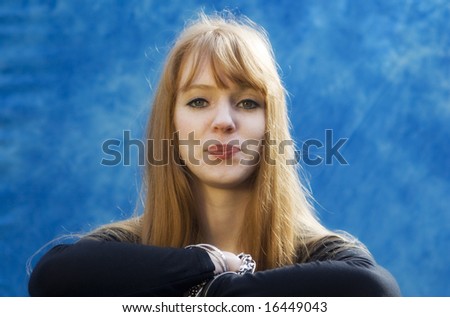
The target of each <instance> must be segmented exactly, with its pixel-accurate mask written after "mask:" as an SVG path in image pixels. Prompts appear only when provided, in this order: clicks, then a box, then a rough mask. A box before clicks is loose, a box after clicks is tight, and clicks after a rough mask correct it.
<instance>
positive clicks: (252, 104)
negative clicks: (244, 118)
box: [237, 99, 259, 110]
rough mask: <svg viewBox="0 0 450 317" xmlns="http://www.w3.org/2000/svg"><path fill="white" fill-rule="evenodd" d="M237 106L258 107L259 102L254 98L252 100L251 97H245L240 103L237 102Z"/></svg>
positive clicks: (245, 107) (249, 108)
mask: <svg viewBox="0 0 450 317" xmlns="http://www.w3.org/2000/svg"><path fill="white" fill-rule="evenodd" d="M237 107H238V108H242V109H246V110H251V109H255V108H258V107H259V103H257V102H256V101H254V100H251V99H244V100H241V101H239V103H238V104H237Z"/></svg>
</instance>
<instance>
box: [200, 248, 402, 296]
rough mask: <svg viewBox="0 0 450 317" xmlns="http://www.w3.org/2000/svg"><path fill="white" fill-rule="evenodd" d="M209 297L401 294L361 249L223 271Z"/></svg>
mask: <svg viewBox="0 0 450 317" xmlns="http://www.w3.org/2000/svg"><path fill="white" fill-rule="evenodd" d="M206 296H255V297H256V296H279V297H285V296H286V297H287V296H289V297H299V296H301V297H337V296H343V297H355V296H367V297H374V296H400V289H399V287H398V285H397V282H396V281H395V279H394V278H393V277H392V276H391V274H390V273H388V272H387V271H386V270H385V269H383V268H382V267H380V266H378V265H377V264H376V263H375V262H374V261H373V260H372V259H371V257H369V256H368V255H366V254H365V252H364V251H362V250H357V249H354V250H346V251H342V252H340V253H339V254H338V255H335V256H334V258H333V259H330V260H315V261H311V262H308V263H301V264H295V265H291V266H286V267H282V268H277V269H272V270H267V271H260V272H256V273H255V274H244V275H242V276H241V275H236V274H224V275H221V276H219V277H217V278H216V279H215V280H214V282H212V283H211V284H210V287H209V289H208V291H207V294H206Z"/></svg>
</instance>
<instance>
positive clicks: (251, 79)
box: [178, 29, 268, 96]
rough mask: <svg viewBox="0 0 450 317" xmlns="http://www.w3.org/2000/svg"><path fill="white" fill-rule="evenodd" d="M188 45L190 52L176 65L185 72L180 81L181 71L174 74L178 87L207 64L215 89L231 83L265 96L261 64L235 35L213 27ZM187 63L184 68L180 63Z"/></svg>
mask: <svg viewBox="0 0 450 317" xmlns="http://www.w3.org/2000/svg"><path fill="white" fill-rule="evenodd" d="M191 45H192V46H191V47H189V49H188V50H187V51H189V52H190V53H189V54H188V55H187V56H185V57H184V59H183V61H182V63H181V67H180V70H181V69H184V71H188V73H187V74H184V80H183V83H181V82H180V81H181V77H182V74H181V71H180V73H179V74H178V86H179V89H180V90H184V89H186V88H187V87H189V86H190V85H191V84H192V81H193V80H194V79H195V78H196V77H197V76H198V74H199V73H200V72H201V71H202V69H203V68H204V67H206V66H209V67H211V70H212V73H213V76H214V80H215V83H216V85H217V86H218V87H219V88H225V89H226V88H229V85H230V84H231V83H232V84H235V85H237V86H241V87H249V88H252V89H255V90H257V91H259V92H261V93H262V94H263V95H264V96H266V95H267V91H268V87H267V85H266V82H265V81H264V80H263V78H264V77H265V75H264V71H263V68H264V67H263V66H262V65H259V64H258V58H257V52H254V51H252V49H251V48H250V47H248V45H247V43H246V42H245V41H244V40H243V39H241V38H240V37H239V36H237V35H236V34H233V33H232V32H224V31H223V30H219V29H217V30H213V31H210V32H207V33H204V34H202V36H200V37H199V38H198V39H197V41H195V42H194V43H191ZM188 62H189V63H190V67H189V69H186V67H184V66H186V65H187V64H188ZM208 64H209V65H208ZM180 84H181V85H182V86H180Z"/></svg>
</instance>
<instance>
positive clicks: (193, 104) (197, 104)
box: [187, 98, 208, 108]
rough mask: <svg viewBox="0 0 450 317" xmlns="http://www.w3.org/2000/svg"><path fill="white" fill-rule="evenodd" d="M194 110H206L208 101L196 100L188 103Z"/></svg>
mask: <svg viewBox="0 0 450 317" xmlns="http://www.w3.org/2000/svg"><path fill="white" fill-rule="evenodd" d="M187 105H188V106H190V107H192V108H204V107H206V106H207V105H208V101H206V100H205V99H203V98H195V99H194V100H191V101H189V102H188V103H187Z"/></svg>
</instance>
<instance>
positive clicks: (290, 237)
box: [93, 13, 337, 269]
mask: <svg viewBox="0 0 450 317" xmlns="http://www.w3.org/2000/svg"><path fill="white" fill-rule="evenodd" d="M188 57H189V58H191V59H193V60H194V63H193V65H194V66H193V67H192V71H191V74H188V76H187V78H188V79H187V80H188V81H189V80H192V78H193V77H194V76H195V74H196V72H197V71H198V69H199V67H200V65H201V64H202V62H203V61H205V60H206V61H209V62H210V63H211V67H212V69H213V72H214V74H215V75H216V76H215V77H216V78H215V79H216V81H217V82H218V84H219V85H220V84H222V85H224V83H223V82H222V81H221V80H222V78H226V79H227V80H229V81H231V82H233V83H235V84H242V85H248V86H251V87H252V88H254V89H257V90H258V91H261V93H262V94H263V95H264V96H265V99H266V100H265V119H266V135H265V140H264V141H265V142H264V145H263V150H262V155H261V160H260V163H259V166H258V168H257V170H256V173H255V175H254V179H253V182H252V185H253V191H252V198H251V201H250V203H249V205H248V207H247V210H246V215H245V224H244V226H243V229H242V232H241V236H240V240H241V245H242V246H243V250H242V251H244V252H247V253H250V254H251V255H252V256H253V258H255V259H256V260H257V263H258V266H257V267H258V269H268V268H275V267H280V266H283V265H287V264H292V263H294V262H303V261H307V260H308V258H309V254H310V252H311V250H312V249H313V248H315V247H317V245H318V244H319V243H321V242H320V241H322V242H323V239H324V238H326V237H330V236H332V235H333V236H335V237H337V235H336V234H334V233H332V232H330V231H328V230H327V229H326V228H324V227H323V226H322V225H321V224H320V222H319V221H318V219H317V218H316V216H315V213H314V210H313V208H312V206H311V204H310V196H309V192H308V190H306V188H305V187H304V186H303V185H302V183H301V181H300V178H299V171H298V168H299V165H298V164H292V160H293V158H294V156H295V155H294V149H293V147H284V148H283V151H280V148H279V147H278V146H277V145H280V144H281V143H282V142H283V141H284V142H285V141H286V140H291V135H290V131H289V119H288V114H287V106H286V93H285V90H284V88H283V85H282V83H281V79H280V76H279V74H278V69H277V65H276V63H275V59H274V54H273V51H272V47H271V45H270V42H269V40H268V37H267V34H266V32H265V31H264V30H263V29H262V28H261V27H259V26H257V25H255V24H254V23H253V22H252V21H250V20H249V19H247V18H240V19H238V18H236V17H234V16H230V15H228V16H223V15H213V16H206V15H205V14H203V13H201V14H200V15H199V18H198V19H197V20H196V21H194V22H191V23H190V24H189V25H187V26H186V28H185V29H184V31H183V32H182V33H181V34H180V36H179V38H178V40H177V41H176V43H175V44H174V46H173V48H172V49H171V51H170V52H169V55H168V57H167V61H166V63H165V66H164V69H163V72H162V75H161V79H160V83H159V86H158V88H157V90H156V92H155V95H154V99H153V103H152V111H151V115H150V119H149V124H148V128H147V135H146V137H147V139H149V140H156V141H157V140H171V142H173V143H172V144H173V145H174V146H172V147H169V150H167V147H163V146H154V147H151V148H149V149H148V153H147V155H148V156H149V157H150V156H151V157H152V158H162V157H166V158H168V164H165V165H159V166H157V165H155V164H149V163H147V165H146V167H145V174H144V182H143V191H144V193H145V195H144V196H145V201H144V212H143V214H142V216H138V217H136V218H132V219H130V220H126V221H123V222H119V223H115V224H111V225H108V226H105V227H102V228H100V229H99V230H98V231H97V232H96V233H94V234H93V235H94V236H95V235H97V236H98V235H109V236H114V237H115V238H116V239H119V240H125V241H132V242H137V243H142V244H147V245H155V246H163V247H184V246H186V245H188V244H192V243H200V242H202V241H201V233H200V230H199V225H198V223H199V222H198V219H197V213H196V206H197V203H196V201H195V199H194V195H193V193H192V191H191V183H190V177H189V171H187V169H186V167H184V166H182V164H181V162H180V159H179V155H178V146H177V139H176V136H175V134H174V132H175V128H174V123H173V117H174V106H175V101H176V96H177V91H178V89H179V84H180V74H181V72H182V70H183V66H184V64H185V62H186V60H187V58H188ZM219 75H220V76H219ZM269 141H270V142H269ZM273 144H275V146H273ZM147 162H148V160H147Z"/></svg>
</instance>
